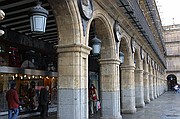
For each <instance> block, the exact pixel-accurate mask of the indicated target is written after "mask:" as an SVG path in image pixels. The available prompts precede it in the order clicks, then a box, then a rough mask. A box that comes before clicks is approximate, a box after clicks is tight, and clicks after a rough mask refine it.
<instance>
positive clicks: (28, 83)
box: [0, 66, 57, 112]
mask: <svg viewBox="0 0 180 119" xmlns="http://www.w3.org/2000/svg"><path fill="white" fill-rule="evenodd" d="M12 82H16V89H17V91H18V94H19V98H20V104H21V107H22V108H21V111H36V110H37V108H38V97H39V92H40V90H41V88H43V87H44V86H49V87H50V90H49V94H50V104H51V105H56V104H57V72H50V71H42V70H34V69H23V68H16V67H7V66H2V67H0V96H1V98H0V112H4V111H7V102H6V98H5V96H6V92H7V91H8V90H9V89H10V84H11V83H12Z"/></svg>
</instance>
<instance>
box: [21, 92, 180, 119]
mask: <svg viewBox="0 0 180 119" xmlns="http://www.w3.org/2000/svg"><path fill="white" fill-rule="evenodd" d="M21 119H39V117H38V116H35V117H28V118H21ZM48 119H57V117H56V113H51V114H50V116H49V118H48ZM89 119H99V114H96V115H93V116H92V115H91V116H90V118H89ZM122 119H180V93H177V94H175V93H174V92H173V91H168V92H166V93H164V94H162V95H161V96H159V97H158V98H156V99H155V100H153V101H151V102H150V103H149V104H146V106H145V107H144V108H138V109H137V112H136V113H135V114H122Z"/></svg>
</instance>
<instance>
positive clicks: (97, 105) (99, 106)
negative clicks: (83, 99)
mask: <svg viewBox="0 0 180 119" xmlns="http://www.w3.org/2000/svg"><path fill="white" fill-rule="evenodd" d="M96 109H97V111H98V110H100V109H101V103H100V101H97V102H96Z"/></svg>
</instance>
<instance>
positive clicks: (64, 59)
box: [0, 0, 167, 119]
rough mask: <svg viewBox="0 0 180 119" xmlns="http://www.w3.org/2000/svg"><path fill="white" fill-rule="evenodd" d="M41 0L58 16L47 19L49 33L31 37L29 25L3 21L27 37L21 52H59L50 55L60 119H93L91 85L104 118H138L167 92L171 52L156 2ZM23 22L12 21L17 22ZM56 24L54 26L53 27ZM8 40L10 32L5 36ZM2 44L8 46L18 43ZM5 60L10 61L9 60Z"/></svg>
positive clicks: (5, 6)
mask: <svg viewBox="0 0 180 119" xmlns="http://www.w3.org/2000/svg"><path fill="white" fill-rule="evenodd" d="M2 2H3V1H2ZM28 2H29V1H26V2H25V1H24V2H17V4H13V3H9V9H10V8H11V7H13V6H15V5H18V4H21V7H22V4H23V3H24V4H26V5H27V4H28V5H30V3H28ZM31 2H32V1H31ZM42 2H43V4H42V6H45V7H47V9H48V11H49V12H50V16H53V17H50V20H49V21H47V23H48V25H47V27H48V29H47V32H46V33H45V34H44V35H42V36H41V37H40V35H33V34H32V33H30V28H29V27H27V29H25V30H24V29H23V30H19V32H18V29H20V28H19V25H18V26H16V27H15V24H13V23H8V21H11V19H9V20H8V19H7V21H6V19H4V20H3V21H2V22H1V26H2V28H4V29H5V31H6V30H7V31H8V30H9V29H10V31H11V30H13V32H18V33H21V34H23V35H22V37H23V38H24V39H21V38H20V40H18V38H17V41H19V42H18V43H17V44H19V45H20V46H19V48H21V45H23V46H28V45H30V46H29V47H31V48H34V50H36V49H37V48H39V49H41V50H38V51H39V52H40V51H41V53H42V49H44V50H45V51H46V52H45V54H46V55H48V56H49V55H52V54H53V53H54V52H53V51H54V50H52V52H50V51H51V49H55V50H56V53H55V54H54V56H56V55H57V75H56V76H57V118H58V119H88V118H90V113H89V112H90V111H89V110H90V109H89V96H88V89H89V86H90V85H91V84H92V83H93V84H94V85H95V86H96V88H97V91H98V94H99V100H100V102H101V110H99V111H100V115H99V116H100V118H101V119H122V116H121V114H122V113H131V114H133V113H135V112H136V110H137V108H143V107H145V104H147V103H149V102H150V101H153V100H154V99H156V98H158V96H160V95H161V94H163V93H164V92H165V91H167V80H166V72H165V71H166V67H167V66H166V59H165V52H166V50H165V47H164V44H163V41H162V39H163V35H162V31H163V30H162V26H161V21H160V18H159V14H158V11H157V7H156V4H155V1H154V0H146V1H144V0H133V1H130V0H47V1H46V0H42ZM4 4H6V5H4V6H3V4H2V8H4V9H3V10H4V11H5V12H6V11H7V12H8V3H4ZM21 7H16V8H21ZM22 9H23V10H25V8H22ZM20 11H21V10H17V12H20ZM11 12H12V11H11ZM7 15H8V13H7ZM26 17H27V16H26ZM7 18H8V17H7ZM12 19H13V18H12ZM18 19H19V18H16V20H12V21H11V22H15V23H16V24H18V22H19V21H18ZM47 20H48V19H47ZM23 22H25V20H24V21H23ZM7 23H8V24H7ZM52 23H55V26H52V27H51V28H50V25H52ZM11 24H13V25H11ZM21 25H23V24H21ZM11 27H12V28H11ZM7 28H9V29H7ZM55 28H56V29H55ZM54 29H55V30H56V32H57V34H56V35H55V36H56V40H57V42H56V43H54V44H53V43H52V42H53V38H51V36H53V35H52V34H50V33H49V34H48V31H51V30H54ZM10 31H9V32H10ZM9 32H8V33H9ZM46 34H47V35H46ZM24 35H25V36H24ZM5 36H7V37H10V36H11V34H7V32H6V33H5ZM14 36H15V35H14ZM48 37H50V38H49V40H48V43H50V44H51V46H52V47H48V49H47V47H46V45H45V44H44V42H45V43H47V39H46V38H48ZM1 38H2V39H3V38H4V37H1ZM36 38H38V40H37V39H36ZM94 38H96V39H97V38H98V39H99V40H100V41H99V42H98V44H94V42H93V39H94ZM9 39H10V38H9ZM50 39H51V40H50ZM2 41H4V42H3V43H6V44H7V43H11V42H13V41H12V40H8V39H3V40H2ZM26 41H28V42H26ZM35 41H36V42H35ZM0 42H1V41H0ZM33 42H35V44H34V45H32V44H33ZM41 42H42V43H41ZM31 43H32V44H31ZM38 43H39V45H37V44H38ZM42 44H43V46H42ZM99 44H100V45H101V47H100V49H96V48H99V47H98V46H96V47H94V45H99ZM11 45H12V44H11ZM47 46H49V44H48V45H47ZM98 51H100V52H98ZM43 53H44V52H43ZM1 57H2V59H3V60H5V61H6V57H5V56H4V57H3V56H1ZM31 61H32V60H31ZM32 63H34V60H33V61H32ZM39 64H41V62H39ZM26 68H27V69H28V67H26ZM55 71H56V70H55ZM6 86H7V83H6Z"/></svg>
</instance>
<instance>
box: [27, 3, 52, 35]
mask: <svg viewBox="0 0 180 119" xmlns="http://www.w3.org/2000/svg"><path fill="white" fill-rule="evenodd" d="M48 14H49V12H48V11H47V10H46V9H44V8H43V7H41V2H39V1H38V2H37V5H36V6H35V7H33V8H32V9H31V10H30V14H29V16H30V23H31V32H32V33H34V34H43V33H45V28H46V19H47V16H48Z"/></svg>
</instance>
